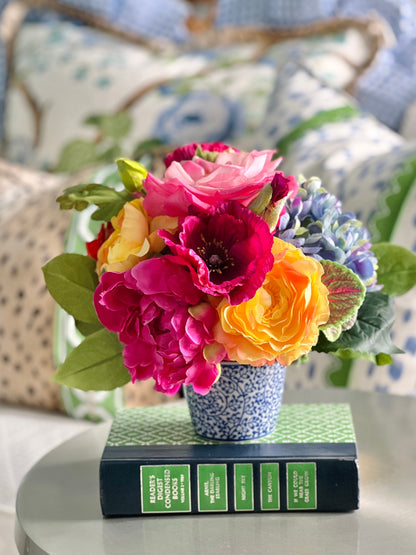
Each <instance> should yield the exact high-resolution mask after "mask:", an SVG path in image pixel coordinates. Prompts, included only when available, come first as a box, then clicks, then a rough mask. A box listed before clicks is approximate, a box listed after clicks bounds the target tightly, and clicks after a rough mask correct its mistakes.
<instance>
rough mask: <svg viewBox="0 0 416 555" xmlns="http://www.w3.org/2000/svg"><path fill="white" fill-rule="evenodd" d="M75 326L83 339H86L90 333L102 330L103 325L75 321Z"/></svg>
mask: <svg viewBox="0 0 416 555" xmlns="http://www.w3.org/2000/svg"><path fill="white" fill-rule="evenodd" d="M75 325H76V327H77V329H78V331H79V332H80V333H82V335H83V336H84V337H87V335H91V334H92V333H95V332H96V331H100V330H102V329H103V325H102V324H101V322H92V323H91V322H81V320H76V321H75Z"/></svg>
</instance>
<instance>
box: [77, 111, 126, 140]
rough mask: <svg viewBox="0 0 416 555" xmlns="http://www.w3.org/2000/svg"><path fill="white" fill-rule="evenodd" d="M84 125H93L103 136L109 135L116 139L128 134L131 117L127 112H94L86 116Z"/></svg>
mask: <svg viewBox="0 0 416 555" xmlns="http://www.w3.org/2000/svg"><path fill="white" fill-rule="evenodd" d="M84 123H85V124H86V125H95V126H96V127H98V129H99V130H100V132H101V133H102V134H103V135H104V136H105V137H111V138H112V139H115V140H116V141H118V140H120V139H122V138H123V137H125V136H126V135H128V134H129V132H130V130H131V126H132V119H131V116H130V114H129V113H128V112H120V113H117V114H110V115H109V114H95V115H92V116H90V117H88V118H87V119H86V120H85V122H84Z"/></svg>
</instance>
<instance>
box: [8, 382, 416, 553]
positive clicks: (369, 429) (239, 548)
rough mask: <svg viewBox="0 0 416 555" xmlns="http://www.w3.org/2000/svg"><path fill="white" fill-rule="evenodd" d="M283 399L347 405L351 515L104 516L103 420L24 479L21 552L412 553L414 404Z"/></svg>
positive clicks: (301, 395) (415, 547)
mask: <svg viewBox="0 0 416 555" xmlns="http://www.w3.org/2000/svg"><path fill="white" fill-rule="evenodd" d="M284 402H286V403H299V402H300V403H315V402H348V403H350V405H351V409H352V413H353V419H354V424H355V428H356V435H357V443H358V453H359V466H360V479H361V483H360V490H361V492H360V498H361V501H360V509H359V510H358V511H353V512H349V513H315V512H314V513H268V514H259V513H257V514H249V513H246V514H230V515H214V514H213V515H186V516H179V515H178V516H161V517H138V518H116V519H103V518H102V516H101V510H100V503H99V481H98V479H99V473H98V470H99V459H100V456H101V453H102V450H103V447H104V444H105V441H106V437H107V434H108V430H109V425H110V424H109V423H105V424H100V425H97V426H95V427H93V428H92V429H90V430H89V431H87V432H84V433H82V434H81V435H79V436H77V437H75V438H73V439H71V440H69V441H67V442H65V443H63V444H62V445H61V446H59V447H58V448H57V449H55V450H53V451H51V452H50V453H49V454H48V455H46V457H44V458H43V459H42V460H41V461H40V462H39V463H37V464H36V465H35V466H34V467H33V468H32V470H31V471H30V472H29V473H28V474H27V476H26V478H25V480H24V481H23V482H22V484H21V486H20V489H19V493H18V497H17V504H16V514H17V518H16V529H15V537H16V543H17V546H18V549H19V552H20V553H32V554H36V555H37V554H44V553H48V554H50V555H66V554H68V555H73V554H74V553H77V554H79V555H83V554H85V555H87V554H88V555H90V554H91V555H100V554H105V555H112V554H114V555H129V554H133V553H134V554H138V553H140V554H149V555H154V554H155V553H167V554H169V555H176V554H178V555H179V554H180V555H187V554H192V555H198V554H199V555H211V554H212V555H214V554H215V555H217V554H218V553H227V554H230V553H231V554H234V553H235V554H236V555H237V554H238V555H245V554H247V555H248V554H250V555H253V554H257V553H258V554H260V553H261V554H262V555H267V554H275V553H278V552H279V553H284V554H296V555H298V554H303V553H304V554H308V555H311V554H312V555H313V554H315V553H316V554H319V555H322V554H323V555H325V554H331V555H332V554H333V553H336V554H337V555H343V554H352V553H363V554H366V555H368V554H370V555H371V554H373V553H374V554H384V553H385V554H389V555H390V554H392V553H395V552H396V551H399V553H400V555H405V554H408V553H409V554H414V553H416V434H415V430H414V428H415V425H416V398H408V397H397V396H393V395H386V394H381V393H363V392H357V391H348V390H341V389H339V390H338V389H328V390H319V391H315V390H313V391H312V390H300V391H288V392H286V393H285V397H284Z"/></svg>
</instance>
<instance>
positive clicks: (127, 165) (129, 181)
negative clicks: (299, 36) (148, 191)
mask: <svg viewBox="0 0 416 555" xmlns="http://www.w3.org/2000/svg"><path fill="white" fill-rule="evenodd" d="M116 162H117V167H118V171H119V174H120V177H121V180H122V182H123V184H124V186H125V188H126V189H127V190H128V191H130V192H131V193H133V192H134V191H141V190H143V180H144V179H146V176H147V170H146V168H145V167H144V166H142V164H140V163H139V162H136V161H135V160H129V159H128V158H119V159H118V160H116Z"/></svg>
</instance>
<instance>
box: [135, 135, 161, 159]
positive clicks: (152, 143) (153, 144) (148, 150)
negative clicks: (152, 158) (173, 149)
mask: <svg viewBox="0 0 416 555" xmlns="http://www.w3.org/2000/svg"><path fill="white" fill-rule="evenodd" d="M161 145H163V142H162V141H161V140H159V139H147V140H146V141H141V142H140V143H139V144H138V145H136V147H135V148H134V150H133V158H136V159H140V158H141V157H142V156H144V155H146V154H152V153H153V151H154V150H156V149H157V148H158V147H160V146H161Z"/></svg>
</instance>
